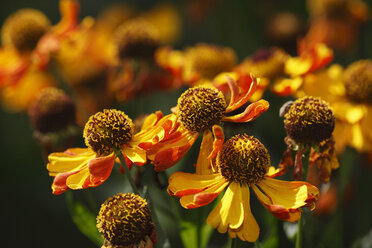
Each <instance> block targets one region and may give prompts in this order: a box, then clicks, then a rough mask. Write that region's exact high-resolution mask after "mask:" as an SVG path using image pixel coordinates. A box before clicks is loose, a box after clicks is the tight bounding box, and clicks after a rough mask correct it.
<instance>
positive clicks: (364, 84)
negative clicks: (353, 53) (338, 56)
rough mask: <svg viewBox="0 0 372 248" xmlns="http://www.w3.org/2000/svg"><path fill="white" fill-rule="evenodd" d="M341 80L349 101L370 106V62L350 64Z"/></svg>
mask: <svg viewBox="0 0 372 248" xmlns="http://www.w3.org/2000/svg"><path fill="white" fill-rule="evenodd" d="M343 80H344V84H345V88H346V95H347V97H348V98H349V99H350V100H351V101H353V102H357V103H369V104H372V60H360V61H357V62H354V63H352V64H351V65H350V66H349V67H348V68H346V70H345V72H344V78H343Z"/></svg>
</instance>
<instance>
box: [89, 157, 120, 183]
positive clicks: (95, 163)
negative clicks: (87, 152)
mask: <svg viewBox="0 0 372 248" xmlns="http://www.w3.org/2000/svg"><path fill="white" fill-rule="evenodd" d="M114 162H115V155H114V154H110V155H108V156H106V157H98V158H94V159H91V160H89V162H88V168H89V173H90V174H91V176H90V180H91V182H92V185H91V186H93V185H95V186H98V185H99V184H101V183H103V182H104V181H106V179H107V178H108V177H109V176H110V174H111V171H112V167H114Z"/></svg>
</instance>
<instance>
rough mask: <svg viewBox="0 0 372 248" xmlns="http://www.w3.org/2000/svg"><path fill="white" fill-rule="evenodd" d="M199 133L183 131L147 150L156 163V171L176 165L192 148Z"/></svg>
mask: <svg viewBox="0 0 372 248" xmlns="http://www.w3.org/2000/svg"><path fill="white" fill-rule="evenodd" d="M198 135H199V133H197V132H187V131H186V132H182V133H179V135H177V136H176V137H175V138H174V139H168V140H166V141H164V142H160V143H158V144H156V145H155V146H153V147H152V148H151V149H149V150H147V157H148V159H150V160H151V163H152V164H153V165H154V169H155V171H163V170H165V169H167V168H169V167H171V166H173V165H175V164H176V163H177V162H178V161H179V160H180V159H181V158H182V157H183V156H184V155H185V154H186V152H187V151H188V150H189V149H190V147H191V146H192V144H193V143H194V142H195V140H196V138H197V137H198Z"/></svg>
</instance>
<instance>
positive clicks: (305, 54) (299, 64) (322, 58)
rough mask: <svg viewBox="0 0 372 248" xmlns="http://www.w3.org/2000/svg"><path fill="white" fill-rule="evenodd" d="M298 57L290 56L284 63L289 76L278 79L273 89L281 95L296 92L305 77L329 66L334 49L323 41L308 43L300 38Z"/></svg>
mask: <svg viewBox="0 0 372 248" xmlns="http://www.w3.org/2000/svg"><path fill="white" fill-rule="evenodd" d="M298 55H299V56H298V57H290V58H288V59H287V60H286V62H285V65H284V72H285V74H286V75H288V76H289V78H288V77H286V78H282V79H278V80H277V81H276V82H275V84H274V85H273V88H272V91H273V92H274V93H275V94H277V95H280V96H289V95H292V94H294V93H295V92H296V91H297V90H298V89H299V88H300V87H301V85H302V83H303V77H304V76H305V75H307V74H309V73H313V72H315V71H317V70H319V69H321V68H323V67H325V66H327V65H328V64H329V63H330V62H331V61H332V59H333V51H332V50H331V49H329V48H328V47H327V46H326V45H325V44H323V43H308V42H307V41H306V40H300V41H299V43H298Z"/></svg>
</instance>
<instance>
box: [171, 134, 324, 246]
mask: <svg viewBox="0 0 372 248" xmlns="http://www.w3.org/2000/svg"><path fill="white" fill-rule="evenodd" d="M212 164H213V167H214V172H213V173H209V174H190V173H184V172H176V173H174V174H172V175H171V176H170V178H169V186H168V192H169V194H170V195H173V196H176V197H179V198H180V203H181V205H182V206H183V207H184V208H188V209H190V208H197V207H201V206H205V205H207V204H209V203H210V202H212V201H213V200H214V199H215V198H216V197H217V196H218V195H219V194H221V192H222V191H223V190H224V189H225V188H227V189H226V191H225V193H224V196H223V197H222V199H221V202H220V203H219V204H218V205H217V207H216V208H215V209H213V211H212V212H211V213H210V214H209V216H208V218H207V223H208V224H209V225H211V226H212V227H214V228H216V229H217V230H218V231H219V232H220V233H225V232H228V233H229V235H230V237H232V238H236V237H238V238H239V239H241V240H243V241H250V242H254V241H256V240H257V238H258V235H259V230H260V229H259V226H258V224H257V222H256V220H255V218H254V217H253V215H252V212H251V208H250V189H252V190H253V192H254V193H255V194H256V196H257V197H258V199H259V200H260V202H261V203H262V204H263V206H264V207H265V208H266V209H267V210H268V211H269V212H270V213H272V214H273V215H274V216H275V217H277V218H279V219H281V220H285V221H290V222H295V221H297V220H298V219H299V218H300V217H301V211H302V210H301V207H305V206H308V207H310V208H311V209H313V208H314V202H315V201H316V199H317V197H318V194H319V191H318V189H317V188H316V187H314V186H312V185H310V184H308V183H306V182H299V181H292V182H286V181H281V180H277V179H273V178H272V177H273V176H274V175H275V174H276V172H277V171H276V170H275V169H274V168H273V167H271V165H270V156H269V153H268V151H267V150H266V148H265V147H264V145H263V144H262V143H261V142H260V141H259V140H257V139H256V138H254V137H252V136H248V135H236V136H234V137H232V138H231V139H230V140H228V141H226V142H225V143H224V144H223V147H222V149H221V150H220V151H219V153H218V154H217V158H216V160H215V161H214V162H213V163H212Z"/></svg>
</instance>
